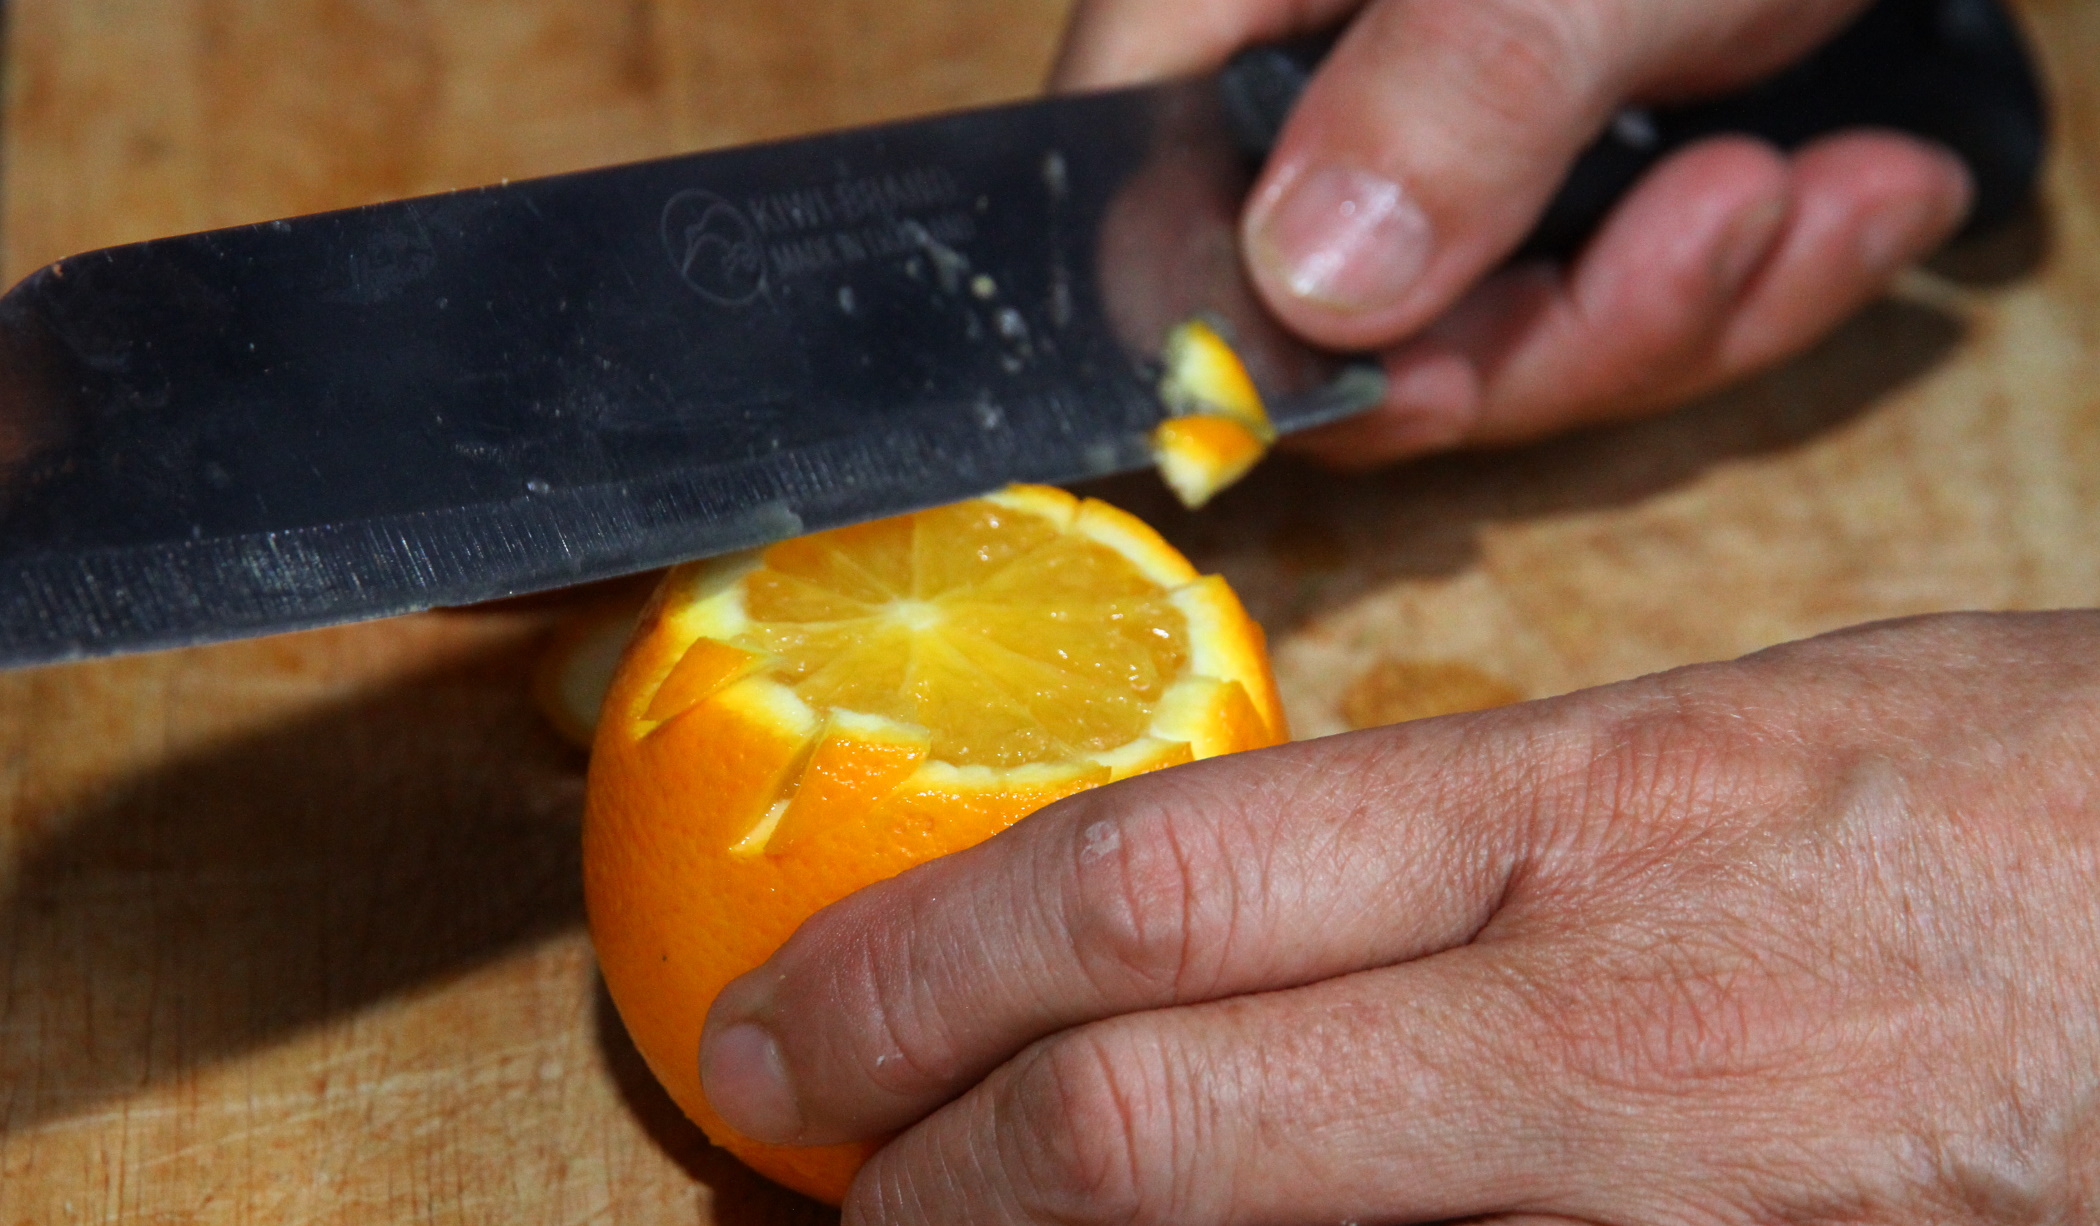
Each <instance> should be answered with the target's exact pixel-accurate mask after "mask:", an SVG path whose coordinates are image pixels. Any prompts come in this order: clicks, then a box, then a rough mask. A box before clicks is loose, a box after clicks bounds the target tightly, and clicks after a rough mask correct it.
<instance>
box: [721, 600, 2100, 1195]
mask: <svg viewBox="0 0 2100 1226" xmlns="http://www.w3.org/2000/svg"><path fill="white" fill-rule="evenodd" d="M2096 762H2100V614H2094V613H2060V614H2030V615H2011V614H2001V615H1963V616H1952V617H1942V618H1934V619H1925V620H1917V621H1911V622H1904V623H1892V624H1888V625H1883V626H1878V627H1870V628H1865V629H1861V630H1855V631H1849V632H1845V633H1841V634H1838V635H1833V636H1830V637H1827V638H1822V639H1817V640H1813V641H1810V642H1806V643H1801V644H1795V645H1792V646H1787V647H1781V648H1776V649H1774V650H1771V651H1767V652H1763V653H1761V654H1758V655H1755V656H1751V657H1749V658H1747V659H1744V660H1740V661H1737V662H1734V663H1728V664H1718V665H1705V666H1700V667H1696V668H1690V669H1685V670H1680V671H1678V672H1674V673H1669V674H1664V675H1661V676H1657V677H1651V678H1647V679H1644V680H1640V681H1634V682H1629V683H1626V684H1623V685H1618V686H1613V687H1609V688H1605V689H1600V690H1592V691H1587V692H1584V693H1580V694H1575V695H1572V696H1569V697H1566V698H1561V699H1556V700H1552V701H1547V702H1539V703H1531V704H1528V705H1525V706H1520V707H1512V708H1506V709H1504V710H1501V711H1495V712H1488V713H1484V714H1477V715H1465V716H1454V717H1449V718H1445V719H1437V720H1428V721H1422V722H1418V723H1413V724H1406V725H1399V726H1396V727H1392V728H1385V729H1378V730H1374V731H1369V732H1363V733H1356V734H1352V735H1349V736H1343V737H1333V738H1328V739H1325V740H1320V741H1313V742H1305V743H1300V744H1296V745H1290V746H1286V747H1282V748H1279V749H1274V750H1268V751H1263V752H1260V753H1253V754H1242V755H1235V756H1232V757H1227V758H1222V759H1217V760H1214V761H1211V762H1206V763H1201V764H1198V765H1195V766H1192V767H1187V768H1182V769H1178V770H1174V771H1168V772H1164V773H1162V774H1159V775H1154V776H1146V777H1141V778H1139V779H1135V780H1131V781H1128V782H1126V783H1122V784H1118V785H1114V786H1111V787H1108V788H1103V789H1100V790H1098V791H1095V792H1091V793H1086V794H1083V795H1081V796H1079V797H1075V798H1073V799H1071V800H1067V801H1064V802H1062V803H1060V804H1058V805H1055V806H1053V807H1051V808H1049V809H1046V810H1044V811H1042V812H1041V813H1039V814H1037V815H1036V816H1034V817H1032V818H1030V819H1028V820H1027V821H1025V822H1023V823H1021V824H1020V825H1019V826H1016V827H1015V828H1013V829H1012V830H1010V831H1008V832H1007V833H1005V834H1002V835H1000V836H999V837H997V838H995V839H993V840H991V841H990V842H988V843H986V844H983V845H981V846H980V847H977V848H975V849H972V850H970V851H967V852H963V853H961V854H959V855H956V856H953V857H950V858H947V859H944V860H939V861H935V862H933V863H930V864H927V865H925V866H922V867H920V868H918V869H915V870H913V871H911V872H909V873H906V874H904V875H903V876H901V877H899V878H896V879H894V880H892V881H889V882H886V883H883V884H881V885H878V886H875V887H873V888H871V889H868V890H866V891H863V892H862V893H860V894H858V895H855V896H853V897H852V898H849V899H847V900H846V901H844V902H842V903H840V904H838V905H837V906H835V907H832V908H831V909H829V910H827V911H824V912H822V913H820V914H819V915H817V916H816V917H815V918H813V919H812V920H810V921H809V922H808V924H806V925H805V926H804V927H803V928H802V930H801V931H799V932H798V933H797V934H796V935H795V937H794V938H793V939H792V940H791V941H790V942H789V943H788V944H787V945H786V946H785V947H784V948H783V949H782V950H781V951H780V952H779V954H777V955H776V956H775V957H774V958H773V959H772V960H771V961H770V962H768V963H767V964H766V965H765V966H764V967H762V968H760V969H759V970H758V971H755V972H753V973H752V974H751V975H748V976H746V977H744V978H743V979H740V980H738V981H737V982H736V983H734V984H732V985H731V986H730V988H729V989H728V990H727V991H726V992H725V993H724V994H723V995H722V997H721V998H720V1000H719V1001H718V1002H717V1004H716V1005H715V1007H714V1011H713V1013H712V1014H711V1016H710V1018H709V1024H708V1031H707V1035H706V1037H705V1039H704V1040H703V1045H702V1052H703V1069H704V1074H705V1077H706V1085H707V1090H708V1094H709V1097H710V1099H711V1101H712V1102H713V1103H714V1104H715V1106H716V1107H717V1108H718V1109H719V1110H720V1111H721V1112H722V1113H723V1114H724V1115H725V1116H727V1117H728V1118H729V1119H730V1120H731V1121H732V1122H734V1123H735V1124H736V1126H738V1127H739V1128H741V1129H743V1130H746V1131H748V1132H750V1133H751V1134H752V1135H754V1136H758V1137H761V1138H765V1139H768V1140H774V1141H780V1142H787V1143H793V1142H818V1141H829V1140H838V1139H843V1138H849V1137H868V1136H882V1135H885V1134H888V1133H891V1132H897V1133H898V1135H897V1136H896V1138H895V1139H894V1140H892V1141H891V1142H890V1143H889V1144H888V1146H887V1147H886V1148H884V1149H883V1150H882V1151H881V1152H880V1153H879V1154H878V1155H877V1156H876V1157H875V1158H874V1159H873V1161H872V1162H871V1163H870V1164H869V1165H868V1166H867V1167H866V1168H865V1169H864V1170H863V1171H862V1172H861V1174H860V1177H859V1178H858V1180H857V1181H856V1182H855V1184H854V1186H853V1190H852V1193H851V1196H850V1197H849V1199H848V1201H847V1203H846V1211H845V1220H846V1221H847V1222H848V1223H853V1224H855V1226H873V1224H875V1223H882V1224H884V1226H902V1224H905V1223H928V1224H931V1223H955V1222H969V1223H972V1226H980V1224H982V1226H992V1224H997V1223H1023V1222H1025V1223H1061V1224H1069V1223H1091V1222H1101V1223H1160V1224H1167V1223H1174V1224H1177V1226H1182V1224H1192V1223H1203V1224H1209V1223H1276V1224H1283V1223H1308V1224H1310V1223H1328V1224H1332V1223H1337V1222H1361V1223H1371V1222H1380V1223H1385V1222H1428V1221H1445V1220H1449V1219H1457V1218H1465V1219H1472V1218H1474V1217H1476V1216H1477V1217H1480V1218H1483V1219H1486V1220H1490V1221H1497V1222H1525V1223H1540V1222H1588V1223H1612V1224H1626V1226H1634V1224H1649V1223H1654V1224H1658V1226H1663V1224H1668V1226H1680V1224H1681V1226H1693V1224H1697V1226H1709V1224H1716V1226H1717V1224H1723V1223H1728V1224H1733V1223H1743V1224H1745V1226H1748V1224H1751V1223H1775V1222H1845V1223H1889V1224H1892V1226H1893V1224H1895V1223H1918V1222H1932V1223H1956V1222H1960V1223H2015V1222H2017V1223H2058V1222H2061V1223H2072V1222H2086V1221H2093V1220H2095V1219H2096V1216H2100V901H2096V898H2100V886H2096V883H2100V769H2096V768H2095V765H2094V764H2095V763H2096Z"/></svg>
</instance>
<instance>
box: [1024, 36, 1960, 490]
mask: <svg viewBox="0 0 2100 1226" xmlns="http://www.w3.org/2000/svg"><path fill="white" fill-rule="evenodd" d="M1863 7H1864V4H1863V0H1700V2H1699V3H1693V4H1688V3H1684V2H1683V0H1370V2H1369V3H1365V2H1364V0H1081V3H1080V5H1079V11H1078V16H1077V18H1076V20H1075V21H1074V23H1073V25H1072V27H1071V31H1070V34H1069V37H1068V41H1067V44H1066V47H1065V52H1064V56H1063V58H1062V60H1061V62H1060V65H1059V68H1058V73H1057V83H1058V84H1059V85H1061V86H1063V87H1066V88H1086V87H1104V86H1110V85H1119V84H1126V83H1130V82H1135V81H1140V80H1146V79H1151V78H1156V77H1161V76H1167V75H1172V74H1175V73H1182V72H1193V71H1197V70H1199V69H1203V68H1208V67H1215V66H1216V65H1218V64H1220V63H1222V62H1223V61H1224V60H1225V59H1226V57H1227V56H1229V55H1230V54H1231V53H1232V52H1233V51H1235V50H1237V49H1239V48H1240V47H1243V46H1246V45H1248V44H1251V43H1256V42H1262V41H1267V40H1273V39H1278V38H1282V37H1286V36H1289V35H1291V34H1296V33H1303V32H1307V31H1309V30H1314V29H1319V28H1325V27H1329V26H1333V25H1335V24H1338V23H1340V22H1342V21H1344V20H1350V21H1352V24H1351V25H1350V26H1349V28H1348V32H1347V34H1346V36H1345V37H1344V38H1343V39H1342V41H1341V43H1340V44H1339V45H1338V46H1337V47H1336V48H1335V50H1334V53H1333V54H1332V56H1331V57H1330V58H1329V59H1328V61H1327V62H1326V63H1325V64H1324V65H1323V66H1322V68H1321V70H1320V72H1319V74H1318V75H1317V76H1316V77H1315V79H1314V81H1313V84H1312V86H1311V88H1310V89H1309V90H1308V92H1307V93H1306V95H1305V97H1304V100H1303V101H1302V102H1301V103H1300V104H1299V107H1298V110H1297V112H1296V113H1295V114H1294V115H1293V116H1292V119H1291V122H1290V125H1289V127H1288V128H1287V129H1286V131H1285V132H1284V135H1283V139H1282V141H1281V143H1280V144H1279V145H1278V147H1277V149H1276V152H1275V154H1274V156H1273V157H1272V158H1271V159H1270V162H1269V166H1268V168H1267V171H1266V173H1265V174H1264V176H1263V178H1262V180H1261V181H1260V183H1258V184H1257V185H1256V188H1255V191H1254V194H1253V197H1252V202H1251V204H1250V206H1249V208H1248V211H1247V215H1246V217H1245V219H1244V235H1243V238H1244V242H1243V246H1244V247H1245V249H1246V252H1247V256H1248V260H1249V262H1250V264H1251V266H1252V272H1253V276H1254V280H1255V282H1256V284H1257V286H1258V288H1259V289H1260V291H1261V293H1262V294H1263V296H1264V297H1265V299H1266V300H1267V301H1268V303H1269V305H1270V307H1271V309H1273V310H1274V311H1275V312H1276V314H1277V315H1278V316H1279V317H1280V318H1281V319H1282V320H1283V321H1284V322H1285V323H1287V324H1288V325H1290V326H1291V327H1293V328H1294V329H1296V330H1297V331H1298V332H1300V333H1301V334H1303V335H1304V336H1306V337H1307V338H1309V339H1311V340H1313V341H1315V342H1317V343H1320V344H1323V345H1326V346H1329V347H1333V348H1338V349H1347V350H1361V351H1381V352H1382V353H1383V358H1384V363H1385V366H1386V370H1387V374H1388V376H1389V377H1390V380H1391V390H1390V392H1389V394H1388V396H1387V399H1386V402H1385V404H1384V406H1383V407H1382V409H1380V410H1378V411H1376V412H1374V413H1371V414H1368V415H1366V416H1364V417H1361V418H1357V419H1355V420H1353V421H1349V422H1345V423H1342V424H1340V425H1337V426H1333V427H1330V428H1329V429H1327V430H1325V431H1322V432H1317V433H1314V434H1310V435H1307V436H1304V438H1303V440H1302V441H1301V442H1300V443H1299V444H1298V445H1299V446H1300V447H1301V449H1304V450H1309V451H1311V452H1313V453H1314V454H1316V455H1317V456H1319V457H1321V458H1323V459H1325V460H1327V461H1329V462H1331V463H1334V464H1337V465H1341V466H1348V467H1362V466H1367V465H1374V464H1379V463H1384V462H1386V461H1389V460H1391V459H1394V458H1397V457H1400V456H1404V455H1409V454H1412V453H1415V452H1420V451H1425V450H1430V449H1434V448H1441V447H1446V446H1452V445H1457V444H1464V443H1506V442H1513V441H1517V440H1522V439H1527V438H1531V437H1534V436H1537V435H1541V434H1545V433H1550V432H1552V431H1555V430H1559V429H1563V428H1566V427H1569V426H1574V425H1579V424H1583V423H1587V422H1594V421H1600V420H1604V419H1608V418H1614V417H1621V416H1627V415H1632V414H1637V413H1641V412H1645V411H1652V410H1655V409H1659V408H1662V407H1666V406H1668V405H1671V404H1674V403H1678V402H1681V401H1683V400H1685V399H1687V398H1689V397H1691V396H1693V395H1695V394H1697V393H1699V392H1702V391H1706V390H1708V389H1710V388H1713V387H1716V386H1719V385H1721V384H1723V383H1727V382H1729V381H1732V380H1734V379H1737V378H1739V377H1741V376H1743V375H1746V374H1748V373H1750V372H1752V371H1755V370H1758V369H1760V368H1762V367H1765V366H1769V365H1771V364H1773V363H1776V362H1778V361H1780V360H1782V359H1784V358H1787V357H1789V356H1792V355H1793V354H1795V353H1797V352H1799V351H1801V350H1802V349H1805V348H1806V347H1808V346H1809V345H1810V344H1812V343H1813V342H1814V341H1815V340H1816V339H1818V338H1819V337H1820V336H1822V335H1823V334H1824V333H1825V332H1827V331H1829V330H1830V329H1831V328H1832V327H1834V326H1836V324H1838V323H1839V322H1840V321H1842V320H1843V319H1844V318H1845V317H1846V316H1848V315H1850V314H1851V313H1852V312H1853V311H1854V310H1855V309H1857V308H1858V307H1859V306H1861V305H1862V304H1864V303H1865V302H1867V301H1868V300H1869V299H1871V298H1872V297H1873V296H1875V295H1876V294H1878V293H1879V292H1881V290H1882V289H1883V288H1884V287H1885V286H1886V285H1887V284H1888V282H1889V281H1890V279H1891V278H1892V277H1894V275H1895V274H1896V273H1897V272H1898V271H1899V270H1901V269H1902V268H1903V267H1904V266H1905V265H1907V264H1909V263H1910V262H1912V261H1914V260H1916V259H1918V258H1919V257H1920V256H1922V255H1924V254H1925V253H1927V252H1930V251H1931V250H1933V249H1934V248H1936V247H1937V246H1939V245H1940V243H1942V242H1943V241H1944V240H1945V239H1946V238H1947V237H1948V236H1949V235H1950V234H1952V233H1953V232H1954V231H1955V229H1957V228H1958V227H1959V225H1960V222H1961V219H1962V217H1963V216H1964V214H1965V213H1966V211H1967V209H1968V202H1969V192H1970V187H1969V182H1968V177H1967V172H1966V171H1965V170H1964V169H1963V167H1962V165H1961V163H1960V162H1959V161H1958V160H1957V159H1955V158H1954V156H1953V155H1952V154H1950V153H1948V152H1946V151H1945V150H1943V149H1940V148H1938V147H1936V146H1934V145H1931V144H1928V143H1926V142H1923V141H1920V140H1917V139H1914V138H1912V137H1908V136H1901V135H1898V134H1895V133H1891V132H1867V131H1859V132H1852V133H1846V134H1841V135H1837V136H1833V137H1829V138H1827V139H1824V140H1821V141H1817V142H1815V143H1813V144H1811V145H1809V146H1807V147H1806V148H1804V149H1801V150H1800V151H1798V152H1796V153H1794V154H1792V155H1791V156H1789V155H1785V154H1782V153H1780V152H1779V151H1777V150H1775V149H1773V148H1771V147H1770V146H1767V145H1764V144H1761V143H1759V142H1756V141H1753V140H1750V139H1747V138H1718V139H1714V140H1709V141H1706V142H1704V143H1701V144H1698V145H1695V146H1692V147H1690V148H1688V149H1685V150H1683V151H1681V152H1679V153H1678V154H1676V155H1675V156H1674V157H1672V158H1670V159H1669V160H1667V161H1666V162H1664V164H1663V165H1661V166H1660V167H1658V168H1657V169H1656V170H1655V171H1654V172H1653V173H1651V174H1650V175H1649V177H1648V178H1647V180H1646V181H1645V182H1644V183H1642V184H1641V185H1639V186H1638V187H1636V188H1635V190H1634V191H1633V192H1632V193H1631V194H1630V195H1629V196H1628V197H1627V198H1626V199H1625V200H1624V201H1622V202H1621V204H1620V205H1619V207H1618V209H1617V211H1616V212H1615V214H1614V215H1613V216H1612V218H1610V219H1609V220H1608V221H1607V222H1606V224H1605V226H1604V229H1603V230H1602V231H1601V232H1600V233H1599V234H1598V235H1597V236H1596V238H1595V239H1594V240H1593V241H1592V242H1591V244H1590V246H1589V249H1588V250H1587V251H1586V252H1585V253H1584V255H1583V256H1582V258H1581V259H1580V260H1579V261H1577V262H1576V263H1575V265H1574V266H1573V267H1572V268H1566V269H1562V268H1557V267H1548V266H1544V265H1529V266H1523V267H1513V268H1509V269H1506V270H1504V271H1500V272H1494V271H1492V270H1494V269H1496V268H1497V267H1498V266H1499V265H1500V264H1502V262H1503V261H1504V260H1505V259H1506V257H1507V256H1508V255H1509V253H1510V252H1511V251H1512V250H1513V249H1514V248H1515V247H1516V245H1517V244H1518V243H1519V242H1520V241H1521V239H1522V238H1523V236H1524V235H1525V234H1526V233H1527V232H1528V231H1529V230H1530V228H1531V225H1532V223H1533V222H1534V221H1535V220H1536V219H1537V217H1538V216H1539V214H1540V213H1541V212H1542V211H1543V209H1544V207H1545V205H1546V202H1547V201H1548V200H1549V199H1550V198H1551V196H1552V194H1553V191H1554V189H1555V188H1557V187H1558V186H1559V183H1560V181H1561V179H1562V177H1563V175H1564V174H1565V173H1566V170H1567V168H1568V166H1569V165H1570V164H1571V163H1572V162H1573V160H1574V158H1575V156H1576V155H1577V154H1578V153H1579V152H1580V151H1581V149H1582V148H1583V147H1584V146H1585V145H1587V144H1588V143H1589V141H1590V140H1591V139H1592V138H1593V137H1594V136H1595V135H1596V133H1597V132H1598V131H1599V130H1600V129H1601V128H1602V126H1603V124H1604V122H1605V120H1606V118H1607V117H1608V116H1609V115H1611V114H1612V113H1613V111H1614V110H1615V109H1616V108H1618V107H1619V106H1620V105H1622V104H1624V103H1626V102H1629V101H1634V102H1657V101H1669V100H1674V99H1681V98H1688V97H1695V96H1700V95H1706V94H1714V93H1719V92H1722V91H1725V90H1727V89H1730V88H1731V87H1738V86H1741V85H1744V84H1746V83H1748V82H1750V81H1752V80H1754V79H1756V78H1757V77H1759V76H1762V75H1764V74H1766V73H1769V72H1771V71H1773V70H1775V69H1777V68H1780V67H1782V66H1784V65H1785V64H1786V63H1788V62H1789V61H1791V60H1793V59H1795V58H1798V57H1799V56H1801V55H1802V54H1804V53H1806V52H1807V51H1809V50H1810V49H1812V48H1813V47H1814V46H1816V45H1817V44H1818V43H1820V42H1821V41H1823V40H1824V39H1825V38H1827V37H1828V36H1829V35H1831V34H1833V33H1835V32H1836V31H1837V30H1838V29H1840V28H1841V27H1842V26H1843V24H1844V23H1845V21H1846V20H1848V19H1849V18H1851V17H1853V16H1855V15H1856V14H1857V13H1858V12H1859V11H1860V10H1861V9H1862V8H1863ZM1483 278H1485V280H1483Z"/></svg>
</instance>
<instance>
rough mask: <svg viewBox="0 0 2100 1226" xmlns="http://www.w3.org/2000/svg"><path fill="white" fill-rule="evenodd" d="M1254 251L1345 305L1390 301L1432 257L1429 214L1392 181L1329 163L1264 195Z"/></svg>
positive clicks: (1282, 275)
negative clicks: (1271, 195) (1266, 197)
mask: <svg viewBox="0 0 2100 1226" xmlns="http://www.w3.org/2000/svg"><path fill="white" fill-rule="evenodd" d="M1265 203H1266V205H1267V207H1265V208H1262V209H1260V210H1258V211H1257V213H1256V216H1255V219H1254V222H1253V225H1252V227H1251V241H1250V243H1249V252H1250V255H1251V256H1252V258H1253V259H1254V260H1255V262H1256V263H1258V264H1259V265H1261V266H1262V267H1263V268H1264V269H1265V271H1267V272H1268V273H1269V274H1270V276H1271V277H1272V278H1273V279H1274V280H1276V281H1279V282H1281V283H1282V284H1283V285H1285V286H1287V287H1289V289H1290V291H1291V293H1293V294H1295V295H1296V296H1298V297H1300V298H1303V299H1306V300H1307V301H1310V302H1316V303H1319V304H1320V305H1322V306H1326V307H1331V308H1334V309H1336V310H1340V311H1348V312H1352V313H1354V312H1364V311H1372V310H1377V309H1379V308H1382V307H1385V306H1388V305H1390V304H1391V303H1392V302H1393V300H1394V299H1396V298H1398V297H1400V295H1402V294H1403V293H1406V292H1407V289H1408V287H1410V286H1412V285H1413V284H1414V283H1415V281H1416V280H1417V279H1419V278H1420V277H1421V275H1422V270H1423V268H1424V267H1426V266H1427V265H1428V263H1429V255H1430V248H1431V246H1432V244H1433V241H1434V235H1433V234H1432V232H1431V229H1430V225H1429V215H1428V214H1427V213H1424V212H1423V211H1422V206H1421V205H1419V204H1416V203H1415V201H1414V198H1413V197H1412V196H1409V195H1408V194H1407V189H1405V188H1403V187H1401V186H1400V185H1399V184H1398V183H1395V182H1394V181H1393V180H1391V179H1388V178H1385V177H1383V176H1380V175H1375V174H1372V173H1370V172H1369V171H1364V170H1358V169H1356V168H1354V167H1348V166H1322V167H1320V168H1318V169H1316V170H1312V171H1308V172H1307V173H1305V174H1303V175H1300V176H1299V177H1298V178H1297V179H1296V180H1293V181H1292V182H1290V183H1288V184H1286V185H1285V186H1284V188H1283V191H1282V194H1281V196H1280V197H1277V198H1273V199H1271V200H1270V201H1267V202H1265Z"/></svg>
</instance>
